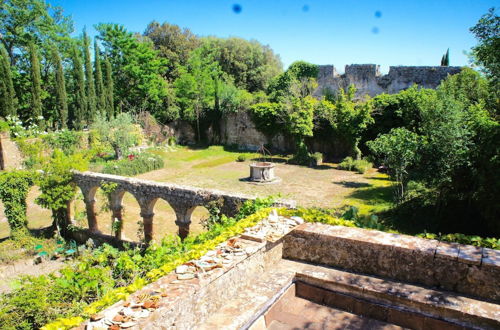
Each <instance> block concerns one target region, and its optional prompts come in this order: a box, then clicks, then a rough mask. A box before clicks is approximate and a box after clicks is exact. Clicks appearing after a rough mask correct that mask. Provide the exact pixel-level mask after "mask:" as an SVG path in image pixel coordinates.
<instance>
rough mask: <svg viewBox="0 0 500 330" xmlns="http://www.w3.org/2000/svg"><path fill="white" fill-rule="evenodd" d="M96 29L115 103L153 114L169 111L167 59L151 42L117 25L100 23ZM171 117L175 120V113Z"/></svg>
mask: <svg viewBox="0 0 500 330" xmlns="http://www.w3.org/2000/svg"><path fill="white" fill-rule="evenodd" d="M96 29H97V31H98V32H99V37H98V38H99V39H100V40H102V43H103V46H104V48H105V50H106V54H107V56H108V58H109V60H110V62H111V65H112V68H113V84H114V94H115V100H120V103H119V104H117V105H118V106H119V107H120V108H122V109H124V110H125V111H132V112H139V111H143V110H146V109H147V110H148V111H150V112H151V113H152V114H153V115H156V114H157V113H158V112H160V111H162V112H165V111H168V110H169V105H170V99H169V97H170V96H171V95H170V94H169V89H168V84H167V81H166V80H165V79H164V78H163V77H162V74H163V73H164V72H165V70H166V60H165V59H163V58H161V57H159V56H158V52H157V51H156V50H154V48H153V44H152V42H151V41H150V40H149V39H147V38H144V37H141V36H140V35H133V34H132V33H130V32H128V31H127V30H126V29H125V28H124V27H123V26H121V25H117V24H99V25H97V26H96ZM165 109H166V110H165ZM171 117H172V118H171V119H175V112H174V113H173V114H172V116H171Z"/></svg>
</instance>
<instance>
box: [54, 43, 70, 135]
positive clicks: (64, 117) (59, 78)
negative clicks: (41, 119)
mask: <svg viewBox="0 0 500 330" xmlns="http://www.w3.org/2000/svg"><path fill="white" fill-rule="evenodd" d="M52 58H53V60H54V64H55V67H56V106H57V112H58V114H59V122H60V124H61V128H67V121H68V95H67V94H66V82H65V79H64V70H63V66H62V62H61V56H59V52H58V51H57V49H56V48H55V47H54V48H53V49H52Z"/></svg>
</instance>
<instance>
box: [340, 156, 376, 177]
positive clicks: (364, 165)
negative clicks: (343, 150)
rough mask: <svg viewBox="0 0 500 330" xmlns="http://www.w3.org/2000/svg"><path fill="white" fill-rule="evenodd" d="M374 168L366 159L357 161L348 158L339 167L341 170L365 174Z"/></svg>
mask: <svg viewBox="0 0 500 330" xmlns="http://www.w3.org/2000/svg"><path fill="white" fill-rule="evenodd" d="M372 166H373V164H372V163H370V162H369V161H368V160H366V159H359V160H356V159H353V158H352V157H346V158H344V160H343V161H342V162H341V163H340V164H338V165H337V168H338V169H339V170H346V171H354V172H358V173H361V174H363V173H365V172H366V171H368V170H369V169H370V168H371V167H372Z"/></svg>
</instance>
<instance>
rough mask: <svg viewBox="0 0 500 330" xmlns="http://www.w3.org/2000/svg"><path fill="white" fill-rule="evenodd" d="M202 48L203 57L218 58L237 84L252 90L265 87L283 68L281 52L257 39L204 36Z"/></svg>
mask: <svg viewBox="0 0 500 330" xmlns="http://www.w3.org/2000/svg"><path fill="white" fill-rule="evenodd" d="M200 50H201V53H202V56H203V57H208V58H213V59H214V60H215V61H217V63H218V64H219V66H220V68H221V70H222V72H224V73H225V74H227V75H228V76H229V77H231V78H232V79H233V81H234V84H235V85H236V87H238V88H241V89H246V90H248V91H249V92H256V91H260V90H265V89H266V88H267V86H268V85H269V82H270V81H271V79H272V78H273V77H275V76H276V75H278V74H279V73H281V71H282V64H281V60H280V58H279V56H277V55H276V54H274V52H273V51H272V49H271V48H270V47H269V46H263V45H262V44H260V43H259V42H257V41H255V40H252V41H247V40H245V39H241V38H227V39H220V38H215V37H208V38H204V39H203V40H202V44H201V46H200Z"/></svg>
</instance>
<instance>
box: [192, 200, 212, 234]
mask: <svg viewBox="0 0 500 330" xmlns="http://www.w3.org/2000/svg"><path fill="white" fill-rule="evenodd" d="M209 216H210V212H209V211H208V209H207V207H206V206H205V205H197V206H193V207H192V210H191V224H190V226H189V233H190V234H193V235H197V234H200V233H202V232H205V231H206V229H205V227H204V226H203V222H204V221H205V220H207V219H208V217H209Z"/></svg>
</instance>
